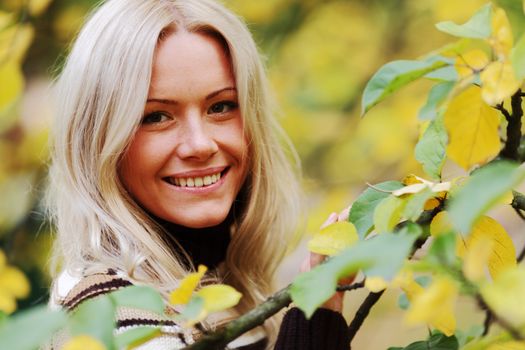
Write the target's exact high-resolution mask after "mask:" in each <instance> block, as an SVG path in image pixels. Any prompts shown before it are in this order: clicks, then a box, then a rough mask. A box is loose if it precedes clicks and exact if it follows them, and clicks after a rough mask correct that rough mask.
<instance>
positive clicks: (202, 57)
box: [150, 31, 235, 95]
mask: <svg viewBox="0 0 525 350" xmlns="http://www.w3.org/2000/svg"><path fill="white" fill-rule="evenodd" d="M216 85H230V86H235V81H234V76H233V73H232V69H231V63H230V59H229V55H228V54H227V52H226V50H225V48H224V45H223V43H222V42H221V41H220V40H219V39H218V38H216V37H214V36H212V35H208V34H203V33H190V32H187V31H177V32H173V33H170V34H168V35H166V36H164V37H163V39H162V40H160V42H159V45H158V47H157V50H156V52H155V56H154V59H153V67H152V80H151V86H150V95H151V94H154V93H157V92H160V93H166V90H170V91H172V92H181V91H180V90H188V89H190V90H197V91H198V90H202V89H209V88H210V86H215V87H216Z"/></svg>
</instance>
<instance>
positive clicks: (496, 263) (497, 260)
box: [457, 216, 516, 278]
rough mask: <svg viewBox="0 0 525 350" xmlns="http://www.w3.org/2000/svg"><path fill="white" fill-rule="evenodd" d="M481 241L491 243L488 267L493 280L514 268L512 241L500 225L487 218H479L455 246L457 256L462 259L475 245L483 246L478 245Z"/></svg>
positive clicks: (514, 259)
mask: <svg viewBox="0 0 525 350" xmlns="http://www.w3.org/2000/svg"><path fill="white" fill-rule="evenodd" d="M482 240H489V241H490V242H492V251H491V253H490V255H489V258H488V265H489V266H488V267H489V272H490V275H491V276H492V277H493V278H494V277H496V276H497V275H499V274H500V273H501V272H502V271H503V270H505V269H508V268H510V267H514V266H516V249H515V247H514V243H513V242H512V239H511V238H510V236H509V235H508V233H507V232H506V231H505V229H504V228H503V226H501V224H500V223H498V222H497V221H496V220H494V219H492V218H490V217H488V216H483V217H481V218H480V219H479V220H478V221H477V222H476V224H475V225H474V227H473V228H472V232H471V233H470V234H469V235H468V236H467V238H466V239H464V240H463V241H462V244H458V245H457V255H458V256H460V257H463V256H465V254H466V251H468V250H471V249H473V247H474V246H475V245H479V244H485V243H479V241H482Z"/></svg>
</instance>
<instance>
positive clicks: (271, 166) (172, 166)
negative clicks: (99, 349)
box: [49, 0, 348, 349]
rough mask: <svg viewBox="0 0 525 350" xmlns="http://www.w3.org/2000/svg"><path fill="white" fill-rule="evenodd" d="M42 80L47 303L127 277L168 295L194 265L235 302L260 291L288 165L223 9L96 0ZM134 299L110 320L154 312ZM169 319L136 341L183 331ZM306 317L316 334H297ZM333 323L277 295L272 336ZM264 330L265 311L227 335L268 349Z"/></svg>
mask: <svg viewBox="0 0 525 350" xmlns="http://www.w3.org/2000/svg"><path fill="white" fill-rule="evenodd" d="M57 89H58V96H59V106H58V107H59V114H58V117H57V120H56V122H55V126H54V144H53V161H52V166H51V169H50V178H51V186H50V191H49V200H50V204H51V205H50V208H51V211H52V215H53V219H54V222H55V225H56V229H57V239H56V244H55V247H54V262H55V264H56V266H58V265H59V264H60V266H61V268H62V270H63V273H62V274H61V275H60V277H57V278H56V280H55V288H54V292H53V295H52V298H53V300H52V301H53V302H54V303H56V304H60V305H63V306H65V307H67V308H69V309H74V308H75V307H76V306H77V305H78V304H79V303H81V302H82V301H85V300H87V299H90V298H92V297H95V296H96V295H100V294H101V293H107V292H110V291H113V290H116V289H119V288H122V287H125V286H127V285H130V284H133V283H140V284H146V285H150V286H153V287H154V288H156V289H157V290H159V291H160V292H161V293H163V294H164V295H167V294H168V293H169V292H170V291H171V290H173V289H174V288H175V287H176V286H177V281H180V280H181V278H183V277H184V276H185V275H186V274H187V273H188V272H191V271H193V270H194V267H195V266H197V265H198V264H205V265H207V266H208V267H209V268H210V269H212V270H214V275H210V276H209V277H210V279H213V278H214V276H215V277H216V278H218V279H221V280H223V281H224V283H227V284H230V285H232V286H233V287H235V288H236V289H237V290H238V291H240V292H241V293H242V294H243V297H242V299H241V302H240V304H239V305H238V306H237V307H236V310H235V312H236V313H237V314H239V313H244V312H246V311H247V310H249V309H251V308H253V307H254V306H256V305H257V304H259V303H260V302H262V301H263V300H264V299H265V298H267V296H268V295H270V294H271V293H272V291H274V290H273V287H272V281H273V275H274V272H275V269H276V267H277V265H278V263H279V262H280V260H281V258H282V257H283V254H284V251H285V250H286V248H287V245H288V242H289V241H290V239H289V237H290V234H291V233H293V232H294V231H295V230H296V225H297V222H298V220H297V218H298V215H299V208H298V203H299V202H300V200H299V186H298V175H297V171H296V170H295V169H294V167H293V166H291V165H290V163H289V160H288V156H290V155H293V154H294V153H293V152H290V154H288V155H287V154H286V153H285V151H283V149H282V148H281V145H280V143H279V141H280V140H283V139H285V138H284V137H283V134H282V133H281V131H280V129H279V127H278V126H277V124H276V123H275V121H274V119H273V117H272V114H271V105H270V101H269V97H268V92H267V82H266V78H265V73H264V70H263V67H262V64H261V62H260V58H259V56H258V53H257V49H256V47H255V44H254V42H253V40H252V38H251V36H250V33H249V31H248V30H247V29H246V27H245V25H244V24H243V23H242V22H241V21H240V20H239V19H238V18H237V17H236V16H235V15H233V14H232V13H231V12H229V11H228V10H226V9H225V8H224V7H222V6H221V5H219V4H217V3H216V2H213V1H211V0H198V1H197V0H109V1H107V2H106V3H104V4H103V5H102V6H100V8H99V9H97V10H96V11H95V12H94V13H93V15H92V16H91V18H89V20H88V21H87V23H86V24H85V26H84V27H83V29H82V30H81V32H80V34H79V36H78V38H77V40H76V43H75V44H74V46H73V48H72V50H71V53H70V55H69V58H68V59H67V62H66V64H65V66H64V69H63V71H62V73H61V75H60V77H59V79H58V81H57ZM289 149H290V150H292V148H289ZM338 307H339V306H338ZM339 308H340V307H339ZM137 313H139V311H138V310H135V311H133V313H131V314H127V315H121V314H119V315H118V319H119V325H128V326H129V325H130V324H131V323H130V322H128V321H129V320H137V319H141V320H147V323H148V324H156V325H158V326H160V325H161V324H164V325H165V324H166V322H164V321H163V320H157V319H153V318H154V317H153V316H152V315H143V314H137ZM231 317H235V315H229V316H224V315H222V317H221V319H220V320H208V322H207V323H206V324H205V326H207V327H210V328H214V327H217V326H220V325H221V324H222V323H223V322H225V321H227V320H228V318H231ZM316 320H317V321H316ZM328 321H330V322H333V324H334V325H336V326H337V327H335V328H334V327H332V326H329V327H327V326H326V325H327V322H328ZM315 322H317V323H319V324H317V323H315ZM133 325H140V322H139V323H137V322H135V323H134V324H133ZM170 325H171V328H170V329H167V328H166V327H164V328H163V332H164V333H163V336H162V337H159V338H157V339H154V340H152V341H150V342H149V343H147V344H146V345H145V347H146V348H148V349H149V348H151V349H164V348H169V349H173V348H178V347H182V346H184V342H192V341H193V338H195V334H192V333H191V332H192V331H184V330H183V329H182V328H180V327H179V326H177V325H176V324H170ZM323 325H324V326H323ZM298 327H299V328H301V329H302V331H301V333H300V334H301V337H300V340H298V339H299V338H297V339H296V338H295V334H296V333H294V332H295V331H296V329H297V328H298ZM309 327H314V329H321V330H323V329H324V332H325V333H323V334H324V336H323V337H320V338H323V339H317V338H319V336H316V337H310V338H312V339H310V338H309V331H308V329H309ZM344 328H345V324H344V320H343V319H342V318H341V316H340V315H339V314H337V313H333V312H330V311H327V310H324V311H320V312H318V313H317V314H316V316H315V317H314V320H312V321H310V322H307V321H306V320H304V317H303V316H302V314H301V313H300V312H299V311H298V310H296V309H292V311H290V312H289V313H288V315H287V316H286V318H285V322H284V323H283V325H282V326H281V333H280V336H279V340H278V344H277V346H276V348H281V349H285V348H290V349H292V348H293V349H303V348H309V347H310V346H313V348H324V346H325V345H326V344H328V343H315V344H314V343H313V342H319V341H326V339H324V338H327V339H330V341H338V342H339V341H340V339H339V338H338V337H343V338H344ZM277 329H278V325H277V321H276V320H275V319H270V320H268V321H267V322H266V324H265V327H264V329H262V328H261V327H259V329H255V330H253V331H251V332H250V333H249V334H247V335H245V336H244V337H241V338H239V339H238V340H237V341H235V342H234V343H232V344H230V347H232V348H241V347H240V346H249V347H246V349H248V348H249V349H263V348H271V347H272V344H273V343H274V340H275V337H276V335H277ZM334 329H336V331H334ZM181 334H182V336H181ZM303 338H304V339H306V341H307V346H309V347H304V346H303V345H298V343H297V342H298V341H304V339H303ZM314 338H315V339H314ZM334 339H335V340H334ZM308 344H309V345H308ZM323 344H324V345H323ZM319 346H321V347H319ZM327 346H328V347H326V348H327V349H328V348H331V349H332V348H333V349H335V348H334V347H333V346H332V345H327ZM345 346H346V347H348V345H347V344H345ZM242 348H243V349H245V348H244V347H242ZM343 348H344V347H343Z"/></svg>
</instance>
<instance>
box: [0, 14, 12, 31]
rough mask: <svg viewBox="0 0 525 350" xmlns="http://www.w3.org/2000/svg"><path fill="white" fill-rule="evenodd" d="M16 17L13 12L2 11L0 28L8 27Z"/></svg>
mask: <svg viewBox="0 0 525 350" xmlns="http://www.w3.org/2000/svg"><path fill="white" fill-rule="evenodd" d="M13 19H14V14H13V13H11V12H5V11H0V30H2V29H4V28H5V27H7V26H8V25H9V24H10V23H11V22H12V21H13Z"/></svg>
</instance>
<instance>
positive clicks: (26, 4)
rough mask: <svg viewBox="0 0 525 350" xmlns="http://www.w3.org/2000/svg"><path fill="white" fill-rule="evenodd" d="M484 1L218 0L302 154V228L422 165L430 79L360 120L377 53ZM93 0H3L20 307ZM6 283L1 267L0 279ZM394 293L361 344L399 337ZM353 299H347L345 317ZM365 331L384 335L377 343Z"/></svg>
mask: <svg viewBox="0 0 525 350" xmlns="http://www.w3.org/2000/svg"><path fill="white" fill-rule="evenodd" d="M486 2H487V1H486V0H462V1H457V0H425V1H418V0H264V1H260V0H225V3H226V4H227V5H228V6H229V7H231V8H232V9H233V10H234V11H236V12H237V13H239V14H240V15H241V16H242V17H244V18H245V19H246V21H247V23H248V25H249V27H250V29H251V30H252V32H253V34H254V36H255V39H256V42H257V43H258V45H259V47H260V49H261V52H262V53H263V54H264V56H265V59H266V63H267V67H268V71H269V75H270V79H271V83H272V85H273V88H274V92H275V98H276V100H277V101H278V105H279V118H280V120H281V123H282V124H283V126H284V127H285V129H286V131H287V132H288V134H289V135H290V137H291V139H292V141H293V143H294V144H295V145H296V147H297V149H298V151H299V154H300V157H301V159H302V162H303V169H304V175H305V180H304V188H305V189H306V191H307V193H308V203H307V205H308V207H309V208H310V210H311V211H310V215H309V220H308V228H307V231H308V232H313V231H315V230H317V228H318V227H319V226H320V224H321V223H322V222H323V221H324V220H325V218H326V217H327V216H328V214H329V213H330V212H332V211H338V210H340V209H342V208H344V207H346V206H348V205H349V204H350V203H351V202H352V200H353V199H354V198H355V197H356V196H357V194H358V193H359V192H360V191H361V190H362V189H363V188H364V186H365V184H366V182H369V183H375V182H378V181H381V180H384V179H400V178H402V177H403V176H405V175H406V174H409V173H416V174H421V173H422V171H421V169H420V166H419V164H418V163H417V162H416V161H415V159H414V156H413V148H414V145H415V143H416V141H417V136H418V132H419V131H418V124H417V118H416V117H415V116H416V115H417V111H418V109H419V108H420V107H421V106H422V105H423V104H424V102H425V100H424V97H425V95H426V93H427V89H428V86H425V84H424V82H423V83H417V84H414V85H412V86H411V87H410V88H408V89H406V90H404V91H403V92H401V93H397V94H396V95H395V96H394V97H393V98H390V99H389V100H388V101H387V103H383V104H381V105H380V106H378V107H377V108H375V109H374V110H373V111H371V112H370V113H369V114H372V115H368V116H367V117H366V118H364V119H361V117H360V95H361V92H362V90H363V88H364V85H365V83H366V81H367V80H368V79H369V78H370V76H371V75H372V74H373V73H374V72H375V71H376V70H377V69H378V68H379V67H380V66H381V65H382V64H384V63H386V62H388V61H391V60H394V59H401V58H405V59H411V58H417V57H419V56H421V55H423V54H425V53H428V52H429V51H431V50H432V49H434V48H436V47H440V46H442V45H446V44H447V43H449V42H452V38H450V37H447V36H446V35H445V34H443V33H440V32H438V31H437V30H436V29H435V28H434V23H436V22H439V21H443V20H453V21H455V22H458V23H462V22H464V21H465V20H466V19H467V18H469V17H470V15H472V13H473V12H474V11H475V10H476V9H478V8H479V7H480V6H482V5H483V4H485V3H486ZM96 3H98V1H94V0H0V159H1V161H0V249H1V250H3V251H4V252H5V253H6V256H7V261H8V263H9V264H11V265H15V266H18V267H19V268H20V269H21V270H23V271H24V273H25V274H26V276H28V278H29V280H30V284H31V292H30V294H29V296H28V297H27V298H25V299H23V300H20V301H19V307H18V308H19V309H24V308H27V307H30V306H32V305H35V304H38V303H44V302H46V300H47V295H48V289H49V283H50V280H49V277H48V274H47V260H48V252H49V247H50V244H51V235H50V227H49V225H48V224H47V223H46V220H45V215H44V213H43V209H42V205H41V202H42V197H43V189H44V187H45V177H46V166H47V163H48V149H47V138H48V130H49V125H50V123H51V119H52V115H53V103H52V101H53V99H52V97H51V92H50V85H51V83H52V80H53V78H54V77H55V76H56V74H57V73H58V72H59V71H60V66H61V62H62V61H63V58H64V57H65V56H66V55H67V50H68V45H69V43H70V42H71V40H72V39H73V38H74V36H75V33H76V32H77V31H78V29H79V26H80V25H81V23H82V22H83V19H84V16H85V15H86V14H87V13H88V12H89V10H90V9H91V8H93V7H94V6H95V5H96ZM494 3H495V4H496V5H498V6H501V7H503V8H504V9H505V10H506V11H507V14H508V16H509V19H510V21H511V24H512V26H513V30H514V33H515V36H516V37H519V35H520V34H521V33H522V32H523V31H524V30H525V19H524V17H523V12H522V2H521V1H519V0H498V1H495V2H494ZM452 171H454V170H452ZM2 283H4V282H2V278H1V276H0V289H2V288H3V287H2V286H3V285H2ZM5 283H7V282H5ZM387 299H388V296H387ZM390 299H391V301H392V302H391V303H390V304H392V305H393V306H392V305H390V304H389V303H383V304H382V306H381V305H380V306H378V307H377V308H376V309H374V312H373V315H372V316H373V317H372V318H371V320H370V321H369V324H370V326H368V329H369V330H368V331H367V330H366V329H365V330H364V332H363V334H361V335H360V336H359V337H358V338H356V343H355V346H357V348H360V349H361V348H362V349H365V348H368V349H377V348H381V347H384V346H383V345H380V344H384V345H386V344H390V345H393V341H392V339H394V340H396V339H399V342H401V344H402V343H404V342H405V341H404V340H403V339H405V338H403V337H401V338H400V336H399V335H398V333H399V332H398V331H397V330H396V329H397V328H399V327H400V326H399V324H398V322H397V319H396V317H395V314H394V316H388V313H389V311H391V309H393V308H395V303H396V302H395V296H392V297H391V298H390ZM353 307H354V308H355V306H353V305H352V302H350V303H349V306H348V308H349V310H347V311H348V315H349V317H351V316H352V315H353V312H352V308H353ZM385 315H386V316H385ZM389 317H390V321H389ZM391 327H395V328H394V329H391ZM414 332H415V333H413V334H416V333H418V332H419V334H421V332H423V334H424V332H425V330H414ZM372 333H374V334H383V335H384V337H386V340H384V341H383V343H381V337H371V336H370V334H372ZM410 336H411V333H410V332H409V333H408V337H410ZM414 336H416V335H414ZM389 337H390V339H389ZM392 337H393V338H392ZM375 338H378V339H375Z"/></svg>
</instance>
